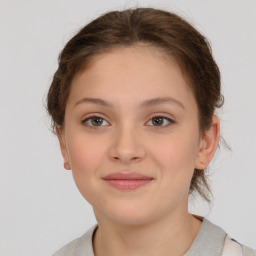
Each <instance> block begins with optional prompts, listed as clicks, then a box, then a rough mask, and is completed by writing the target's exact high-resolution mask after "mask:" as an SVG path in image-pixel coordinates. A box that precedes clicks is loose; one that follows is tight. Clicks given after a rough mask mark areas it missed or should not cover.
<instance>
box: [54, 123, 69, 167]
mask: <svg viewBox="0 0 256 256" xmlns="http://www.w3.org/2000/svg"><path fill="white" fill-rule="evenodd" d="M56 134H57V137H58V140H59V144H60V150H61V154H62V156H63V159H64V168H65V169H66V170H71V166H70V159H69V155H68V150H67V147H66V143H65V136H64V132H63V131H62V130H61V129H60V127H58V126H57V127H56Z"/></svg>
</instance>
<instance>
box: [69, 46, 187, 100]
mask: <svg viewBox="0 0 256 256" xmlns="http://www.w3.org/2000/svg"><path fill="white" fill-rule="evenodd" d="M184 93H185V94H188V93H189V94H191V91H190V89H189V86H188V84H187V83H186V81H185V79H184V76H183V73H182V71H181V69H180V67H179V65H178V63H177V61H176V60H175V59H174V58H172V57H171V56H167V54H165V53H164V52H163V50H161V49H157V48H156V47H149V46H136V47H135V46H133V47H126V48H124V47H122V48H117V49H111V50H110V51H107V52H105V53H101V54H98V55H96V56H94V57H92V59H91V60H90V61H89V62H88V63H87V65H86V66H85V67H84V69H83V70H81V71H80V72H79V73H77V74H76V75H75V77H74V79H73V81H72V90H71V94H72V96H75V97H76V98H77V97H80V96H81V94H85V96H86V94H95V95H93V96H106V95H109V96H111V98H112V100H114V99H115V97H119V100H120V96H121V98H122V99H125V98H126V97H133V98H134V99H136V98H143V97H144V98H153V97H154V96H155V97H157V96H159V97H162V96H167V95H169V96H171V97H181V98H182V94H184ZM147 96H148V97H147ZM183 96H184V95H183Z"/></svg>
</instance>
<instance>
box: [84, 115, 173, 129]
mask: <svg viewBox="0 0 256 256" xmlns="http://www.w3.org/2000/svg"><path fill="white" fill-rule="evenodd" d="M156 117H161V118H163V119H165V120H167V121H168V122H170V123H169V124H167V125H165V126H153V129H156V130H158V129H164V128H167V127H169V126H170V125H172V124H174V123H175V122H174V121H173V120H172V119H171V118H168V117H166V116H162V115H155V116H153V117H152V118H151V119H150V120H152V119H153V118H156ZM92 118H100V119H102V120H105V119H104V118H102V117H101V116H97V115H91V116H89V117H86V118H85V119H84V120H82V121H81V124H83V125H84V124H85V123H86V122H87V121H88V120H90V119H92ZM105 121H106V120H105ZM87 126H88V127H89V128H91V129H99V128H100V127H102V126H90V125H87Z"/></svg>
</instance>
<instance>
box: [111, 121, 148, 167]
mask: <svg viewBox="0 0 256 256" xmlns="http://www.w3.org/2000/svg"><path fill="white" fill-rule="evenodd" d="M110 157H111V159H112V160H114V161H120V162H122V163H124V164H129V163H133V162H139V161H141V160H142V159H143V158H144V157H145V149H144V146H143V140H142V137H141V135H140V134H139V132H138V131H137V130H136V128H135V127H134V126H132V125H128V124H127V123H126V124H123V126H122V128H120V129H117V130H116V131H115V133H114V135H113V140H112V144H111V149H110Z"/></svg>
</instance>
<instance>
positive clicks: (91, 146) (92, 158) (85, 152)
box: [68, 136, 105, 195]
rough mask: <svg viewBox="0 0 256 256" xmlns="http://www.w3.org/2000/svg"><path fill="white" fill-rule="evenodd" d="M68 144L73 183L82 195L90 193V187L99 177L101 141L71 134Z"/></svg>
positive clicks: (102, 150)
mask: <svg viewBox="0 0 256 256" xmlns="http://www.w3.org/2000/svg"><path fill="white" fill-rule="evenodd" d="M69 141H70V143H69V144H68V148H69V153H70V157H71V163H72V174H73V177H74V180H75V183H76V185H77V187H78V189H79V190H80V192H81V193H82V194H83V195H88V193H89V194H90V188H91V187H93V186H95V184H94V182H95V181H96V180H97V178H99V177H98V176H99V173H98V172H97V170H100V164H101V163H102V161H103V157H104V154H105V153H104V152H105V151H104V148H103V146H102V141H100V140H93V139H92V138H88V137H82V136H76V137H74V136H72V138H70V140H69Z"/></svg>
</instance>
